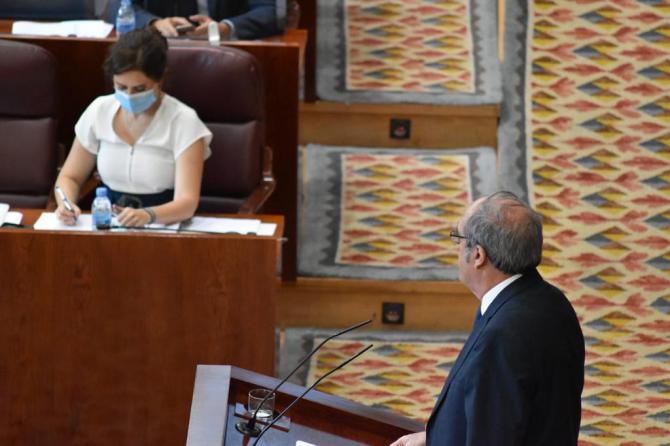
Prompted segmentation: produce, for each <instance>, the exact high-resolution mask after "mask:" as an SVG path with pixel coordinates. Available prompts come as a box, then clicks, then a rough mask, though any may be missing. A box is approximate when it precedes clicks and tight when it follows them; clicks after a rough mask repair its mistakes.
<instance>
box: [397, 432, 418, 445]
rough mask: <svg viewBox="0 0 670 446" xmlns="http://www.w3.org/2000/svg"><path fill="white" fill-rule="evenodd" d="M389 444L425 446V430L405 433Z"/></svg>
mask: <svg viewBox="0 0 670 446" xmlns="http://www.w3.org/2000/svg"><path fill="white" fill-rule="evenodd" d="M391 446H426V432H417V433H415V434H409V435H405V436H404V437H400V438H398V439H397V440H396V441H394V442H393V443H391Z"/></svg>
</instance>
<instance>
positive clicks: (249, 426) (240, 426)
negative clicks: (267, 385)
mask: <svg viewBox="0 0 670 446" xmlns="http://www.w3.org/2000/svg"><path fill="white" fill-rule="evenodd" d="M370 322H372V319H368V320H367V321H364V322H359V323H358V324H356V325H352V326H351V327H349V328H345V329H344V330H342V331H340V332H337V333H335V334H334V335H331V336H329V337H327V338H326V339H324V340H323V341H322V342H321V343H320V344H319V345H317V346H316V348H315V349H314V350H312V351H311V352H310V353H309V354H308V355H307V356H305V357H304V358H303V359H302V361H300V362H299V363H298V365H297V366H296V367H295V368H294V369H293V370H292V371H291V373H289V374H288V375H286V377H285V378H284V379H282V380H281V381H280V382H279V384H277V385H276V386H275V387H274V389H272V391H271V392H269V393H268V394H267V395H266V396H265V398H263V401H261V403H260V404H259V405H258V409H256V410H255V411H254V413H253V414H252V415H251V418H250V419H249V421H248V422H244V421H240V422H239V423H237V424H235V429H237V431H238V432H240V433H242V434H244V435H248V436H250V437H256V436H258V435H260V433H261V430H260V429H259V428H258V427H256V417H257V415H258V411H259V410H260V408H261V407H263V404H265V401H267V399H268V398H269V397H270V396H271V395H273V394H274V393H275V391H276V390H277V389H278V388H279V387H281V386H282V385H283V384H284V383H285V382H286V381H287V380H288V379H289V378H290V377H291V376H293V374H294V373H295V372H297V371H298V369H299V368H300V367H302V366H303V364H305V363H306V362H307V360H308V359H309V358H311V357H312V356H314V353H316V352H318V351H319V350H320V349H321V347H323V345H324V344H325V343H326V342H328V341H330V340H331V339H333V338H336V337H338V336H342V335H343V334H345V333H349V332H350V331H353V330H356V329H357V328H360V327H362V326H363V325H367V324H369V323H370Z"/></svg>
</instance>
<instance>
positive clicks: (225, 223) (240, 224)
mask: <svg viewBox="0 0 670 446" xmlns="http://www.w3.org/2000/svg"><path fill="white" fill-rule="evenodd" d="M260 227H261V221H260V220H256V219H251V218H217V217H193V218H192V219H191V220H190V221H189V222H188V223H184V224H182V229H186V230H189V231H202V232H215V233H217V234H227V233H234V234H242V235H244V234H258V230H259V229H260ZM273 234H274V231H273Z"/></svg>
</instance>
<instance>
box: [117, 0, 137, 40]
mask: <svg viewBox="0 0 670 446" xmlns="http://www.w3.org/2000/svg"><path fill="white" fill-rule="evenodd" d="M134 29H135V10H134V9H133V5H132V3H130V0H122V1H121V6H119V12H118V13H117V14H116V34H117V35H119V36H120V35H122V34H125V33H128V32H130V31H132V30H134Z"/></svg>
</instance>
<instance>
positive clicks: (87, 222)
mask: <svg viewBox="0 0 670 446" xmlns="http://www.w3.org/2000/svg"><path fill="white" fill-rule="evenodd" d="M33 228H34V229H36V230H39V231H92V230H93V220H92V219H91V214H82V215H80V216H79V218H77V222H76V224H74V225H73V226H69V225H66V224H65V223H63V222H61V221H60V220H59V219H58V217H56V214H54V213H53V212H42V215H40V218H38V219H37V221H36V222H35V224H34V225H33Z"/></svg>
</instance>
